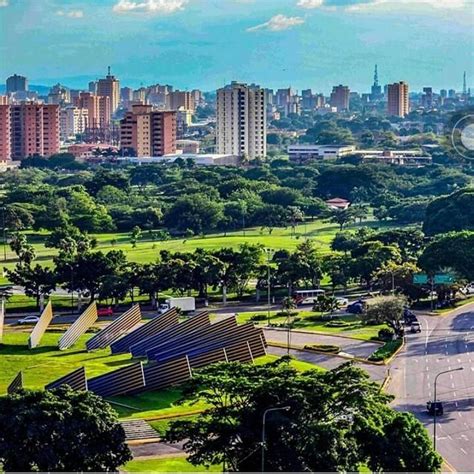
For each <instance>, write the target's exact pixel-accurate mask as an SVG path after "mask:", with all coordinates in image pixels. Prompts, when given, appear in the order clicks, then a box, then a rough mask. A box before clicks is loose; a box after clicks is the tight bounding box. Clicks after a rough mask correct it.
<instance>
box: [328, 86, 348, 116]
mask: <svg viewBox="0 0 474 474" xmlns="http://www.w3.org/2000/svg"><path fill="white" fill-rule="evenodd" d="M350 92H351V91H350V90H349V87H347V86H343V85H341V84H339V85H338V86H334V87H333V88H332V92H331V98H330V103H331V107H336V108H337V111H338V112H343V111H344V110H349V95H350Z"/></svg>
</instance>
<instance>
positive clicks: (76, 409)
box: [0, 387, 132, 472]
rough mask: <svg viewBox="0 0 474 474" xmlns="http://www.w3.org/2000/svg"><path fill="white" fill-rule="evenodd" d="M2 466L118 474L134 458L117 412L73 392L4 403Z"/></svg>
mask: <svg viewBox="0 0 474 474" xmlns="http://www.w3.org/2000/svg"><path fill="white" fill-rule="evenodd" d="M0 426H1V427H2V429H1V430H0V463H2V464H3V469H4V470H5V471H9V472H12V471H13V472H15V471H16V472H31V471H44V472H47V471H62V472H64V471H70V472H78V471H83V472H90V471H93V472H94V471H96V472H98V471H117V470H118V469H119V468H120V466H122V465H123V464H124V463H126V462H127V461H129V460H130V459H132V456H131V453H130V450H129V448H128V446H127V444H126V443H125V432H124V430H123V428H122V426H121V425H120V423H119V421H118V417H117V413H116V412H115V411H114V410H113V409H112V408H111V406H110V405H109V404H108V403H107V402H106V401H104V400H103V399H102V398H101V397H98V396H97V395H94V394H93V393H92V392H75V391H73V390H71V389H70V388H69V387H62V388H59V389H56V390H53V391H48V390H46V391H23V390H22V391H20V392H17V393H14V394H12V395H8V396H6V397H1V398H0Z"/></svg>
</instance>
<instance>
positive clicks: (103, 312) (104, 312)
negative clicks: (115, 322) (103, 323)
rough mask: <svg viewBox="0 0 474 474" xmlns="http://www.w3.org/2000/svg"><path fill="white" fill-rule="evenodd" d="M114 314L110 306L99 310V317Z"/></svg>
mask: <svg viewBox="0 0 474 474" xmlns="http://www.w3.org/2000/svg"><path fill="white" fill-rule="evenodd" d="M113 314H114V310H113V309H112V308H111V307H110V306H108V307H107V308H99V309H98V310H97V316H112V315H113Z"/></svg>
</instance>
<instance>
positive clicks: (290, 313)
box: [276, 311, 298, 317]
mask: <svg viewBox="0 0 474 474" xmlns="http://www.w3.org/2000/svg"><path fill="white" fill-rule="evenodd" d="M297 314H298V311H279V312H278V313H277V314H276V316H285V317H286V316H288V315H290V316H296V315H297Z"/></svg>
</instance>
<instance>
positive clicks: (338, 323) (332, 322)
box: [325, 321, 352, 328]
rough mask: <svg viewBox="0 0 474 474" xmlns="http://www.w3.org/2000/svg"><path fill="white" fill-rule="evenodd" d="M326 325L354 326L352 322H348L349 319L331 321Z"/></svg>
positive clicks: (333, 326)
mask: <svg viewBox="0 0 474 474" xmlns="http://www.w3.org/2000/svg"><path fill="white" fill-rule="evenodd" d="M325 326H326V327H328V328H346V327H349V326H352V323H348V322H347V321H329V322H328V323H326V324H325Z"/></svg>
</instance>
